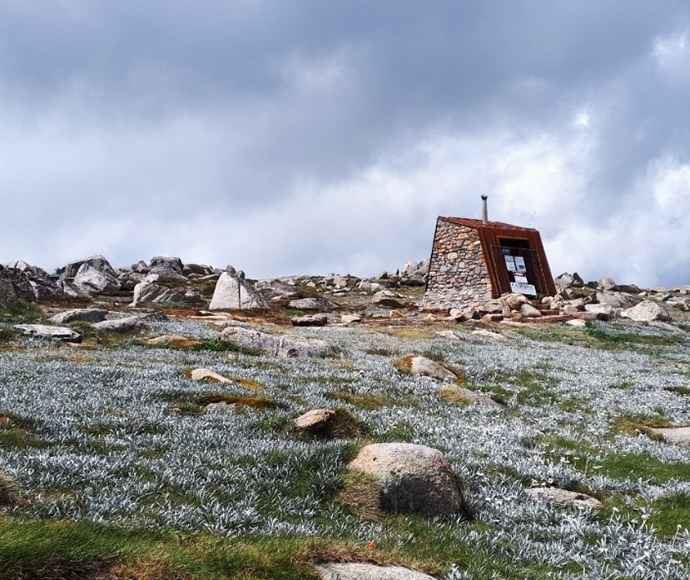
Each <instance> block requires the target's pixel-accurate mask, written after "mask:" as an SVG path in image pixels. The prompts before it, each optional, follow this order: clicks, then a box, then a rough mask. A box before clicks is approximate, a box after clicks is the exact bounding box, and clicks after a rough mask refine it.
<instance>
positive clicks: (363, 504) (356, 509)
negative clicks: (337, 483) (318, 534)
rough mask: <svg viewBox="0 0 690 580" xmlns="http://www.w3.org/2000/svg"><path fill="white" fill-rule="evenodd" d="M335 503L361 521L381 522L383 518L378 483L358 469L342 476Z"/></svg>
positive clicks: (350, 470)
mask: <svg viewBox="0 0 690 580" xmlns="http://www.w3.org/2000/svg"><path fill="white" fill-rule="evenodd" d="M336 501H337V502H338V503H340V504H341V505H342V506H343V507H344V508H345V509H346V510H349V511H351V512H352V513H353V514H355V515H357V516H358V517H360V518H362V519H363V520H368V521H381V519H383V517H384V512H383V510H382V509H381V501H380V492H379V484H378V481H377V480H376V478H374V477H372V476H371V475H369V474H367V473H364V472H363V471H360V470H359V469H349V470H348V471H347V472H346V473H345V474H344V475H343V489H342V491H341V492H340V493H339V494H338V496H337V498H336Z"/></svg>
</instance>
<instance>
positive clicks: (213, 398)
mask: <svg viewBox="0 0 690 580" xmlns="http://www.w3.org/2000/svg"><path fill="white" fill-rule="evenodd" d="M212 403H227V404H228V405H238V406H240V407H249V408H252V409H276V408H277V407H278V404H277V403H276V402H275V401H274V400H273V399H271V398H270V397H247V396H242V395H232V394H230V393H210V394H208V395H204V396H202V397H200V398H199V399H197V404H198V405H200V406H203V407H206V405H211V404H212Z"/></svg>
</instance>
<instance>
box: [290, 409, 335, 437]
mask: <svg viewBox="0 0 690 580" xmlns="http://www.w3.org/2000/svg"><path fill="white" fill-rule="evenodd" d="M334 416H335V411H333V410H332V409H312V410H311V411H307V412H306V413H304V414H303V415H300V416H299V417H297V419H295V425H296V426H297V428H298V429H302V430H303V431H309V432H310V433H318V432H319V431H322V430H323V429H324V428H325V427H326V425H328V423H329V422H330V421H331V419H333V417H334Z"/></svg>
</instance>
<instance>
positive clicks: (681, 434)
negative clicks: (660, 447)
mask: <svg viewBox="0 0 690 580" xmlns="http://www.w3.org/2000/svg"><path fill="white" fill-rule="evenodd" d="M650 431H652V432H653V433H656V434H657V435H661V436H662V437H663V438H664V441H666V442H667V443H672V444H674V445H690V427H655V428H651V429H650Z"/></svg>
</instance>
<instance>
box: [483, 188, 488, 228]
mask: <svg viewBox="0 0 690 580" xmlns="http://www.w3.org/2000/svg"><path fill="white" fill-rule="evenodd" d="M487 199H489V196H488V195H482V222H483V223H484V224H485V225H486V224H488V223H489V209H488V206H487V203H486V200H487Z"/></svg>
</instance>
